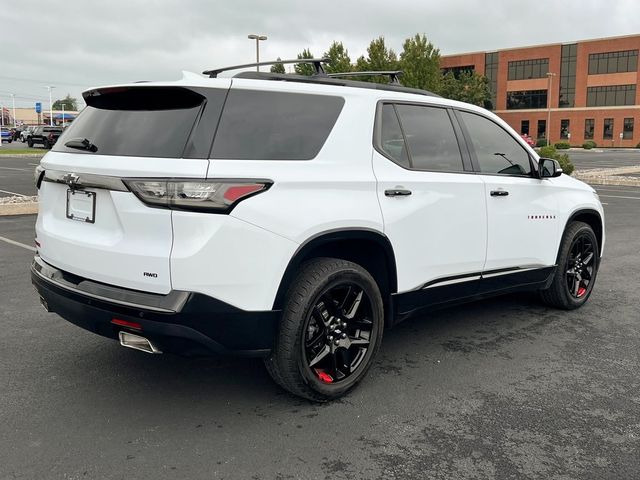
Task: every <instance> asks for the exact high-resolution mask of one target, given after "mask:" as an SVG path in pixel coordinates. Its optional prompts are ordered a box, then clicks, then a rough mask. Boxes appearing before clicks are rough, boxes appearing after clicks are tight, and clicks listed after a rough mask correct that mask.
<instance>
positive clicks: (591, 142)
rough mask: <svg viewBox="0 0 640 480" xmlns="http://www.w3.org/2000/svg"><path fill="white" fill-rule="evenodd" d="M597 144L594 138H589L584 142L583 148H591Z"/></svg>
mask: <svg viewBox="0 0 640 480" xmlns="http://www.w3.org/2000/svg"><path fill="white" fill-rule="evenodd" d="M597 146H598V144H597V143H596V142H594V141H593V140H587V141H586V142H584V143H583V144H582V148H584V149H585V150H591V149H592V148H596V147H597Z"/></svg>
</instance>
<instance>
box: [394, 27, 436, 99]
mask: <svg viewBox="0 0 640 480" xmlns="http://www.w3.org/2000/svg"><path fill="white" fill-rule="evenodd" d="M400 69H401V70H402V71H403V74H402V78H401V81H402V84H403V85H404V86H406V87H413V88H420V89H422V90H431V91H434V92H437V91H438V90H439V89H440V83H441V77H442V74H441V72H440V51H439V50H438V49H437V48H435V47H434V46H433V44H432V43H431V42H429V41H427V37H426V36H425V35H424V34H422V35H420V34H416V35H415V36H414V37H410V38H407V39H406V40H405V41H404V44H403V45H402V53H401V54H400Z"/></svg>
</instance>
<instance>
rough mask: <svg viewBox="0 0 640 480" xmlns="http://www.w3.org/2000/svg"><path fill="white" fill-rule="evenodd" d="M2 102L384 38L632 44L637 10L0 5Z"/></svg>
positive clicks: (464, 45) (465, 0)
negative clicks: (258, 38) (612, 39)
mask: <svg viewBox="0 0 640 480" xmlns="http://www.w3.org/2000/svg"><path fill="white" fill-rule="evenodd" d="M0 7H1V8H0V51H1V52H2V53H1V54H0V103H2V104H4V105H5V106H10V105H11V96H10V94H11V93H13V94H14V95H15V101H16V106H18V107H33V105H34V103H35V102H36V101H41V102H43V109H47V108H48V102H49V95H48V91H47V89H46V88H45V86H46V85H52V86H54V87H55V88H54V89H53V90H52V91H53V99H54V100H55V99H57V98H63V97H64V96H66V95H67V94H68V93H69V94H71V95H72V96H74V97H77V98H81V93H82V91H83V90H86V89H88V88H90V87H93V86H98V85H109V84H115V83H124V82H129V81H137V80H171V79H177V78H180V76H181V71H182V70H188V71H193V72H202V71H203V70H205V69H207V68H213V67H220V66H225V65H234V64H240V63H248V62H252V61H255V41H252V40H249V39H247V34H250V33H255V34H261V35H266V36H268V39H267V40H266V41H263V42H261V44H260V58H261V59H262V60H268V59H275V58H277V57H280V58H283V59H285V58H295V57H296V55H297V53H298V52H301V51H302V49H304V48H310V49H311V52H312V53H313V54H314V55H315V56H321V55H322V53H323V52H325V51H326V50H327V49H328V47H329V45H330V44H331V42H332V41H334V40H337V41H341V42H343V43H344V45H345V47H346V48H347V49H348V51H349V54H350V56H351V59H352V61H354V62H355V60H356V59H357V58H358V57H359V56H360V55H362V54H366V48H367V46H368V44H369V42H370V41H371V40H372V39H374V38H376V37H378V36H381V35H382V36H384V37H385V40H386V42H387V45H388V46H390V47H391V48H393V49H394V50H395V51H396V52H400V51H401V49H402V42H403V40H404V39H405V38H407V37H410V36H412V35H414V34H416V33H424V34H425V35H426V36H427V38H428V39H429V41H431V42H432V43H433V44H434V45H435V46H436V47H437V48H439V49H440V53H441V54H442V55H447V54H454V53H463V52H472V51H485V50H497V49H502V48H511V47H518V46H527V45H536V44H544V43H558V42H572V41H575V40H582V39H590V38H600V37H608V36H619V35H630V34H639V33H640V21H639V20H638V19H640V1H638V0H612V1H603V0H564V1H562V2H560V1H557V0H537V1H536V2H535V3H534V2H531V1H527V2H525V1H521V0H447V1H445V2H442V1H433V0H391V1H389V0H387V1H382V0H376V1H373V0H342V1H335V0H325V1H324V2H309V1H293V0H270V1H259V0H224V1H219V0H175V1H169V0H156V1H152V0H146V1H145V0H62V1H58V2H50V1H45V0H28V1H24V2H10V1H9V0H0Z"/></svg>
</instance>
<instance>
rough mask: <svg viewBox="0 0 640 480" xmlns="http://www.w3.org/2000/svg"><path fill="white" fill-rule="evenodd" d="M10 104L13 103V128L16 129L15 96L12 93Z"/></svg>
mask: <svg viewBox="0 0 640 480" xmlns="http://www.w3.org/2000/svg"><path fill="white" fill-rule="evenodd" d="M11 102H12V103H13V128H16V127H17V126H18V124H17V121H16V96H15V95H14V94H13V93H12V94H11Z"/></svg>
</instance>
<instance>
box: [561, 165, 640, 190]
mask: <svg viewBox="0 0 640 480" xmlns="http://www.w3.org/2000/svg"><path fill="white" fill-rule="evenodd" d="M628 173H640V165H635V166H629V167H618V168H606V169H593V170H582V171H576V172H575V173H574V174H573V176H574V177H575V178H577V179H578V180H582V181H583V182H586V183H589V184H594V185H617V186H623V187H640V177H627V176H625V174H628Z"/></svg>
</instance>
